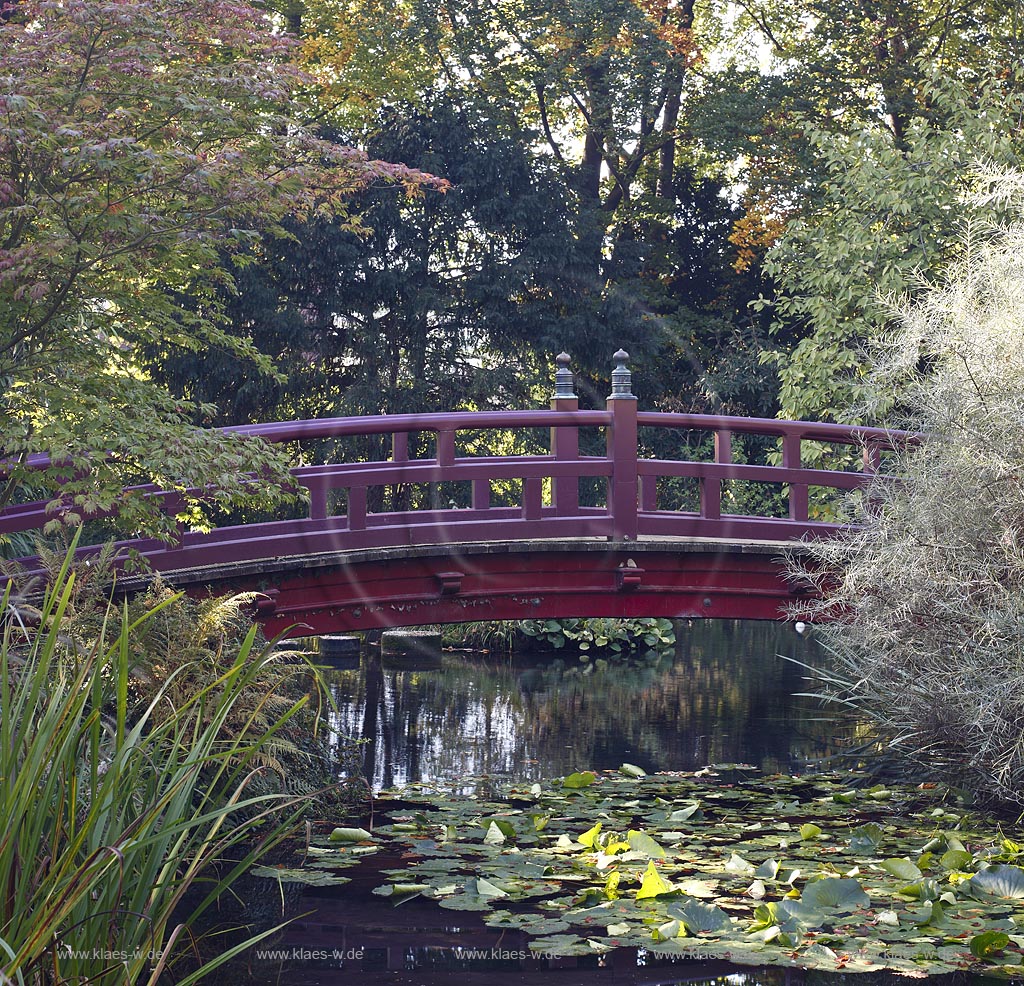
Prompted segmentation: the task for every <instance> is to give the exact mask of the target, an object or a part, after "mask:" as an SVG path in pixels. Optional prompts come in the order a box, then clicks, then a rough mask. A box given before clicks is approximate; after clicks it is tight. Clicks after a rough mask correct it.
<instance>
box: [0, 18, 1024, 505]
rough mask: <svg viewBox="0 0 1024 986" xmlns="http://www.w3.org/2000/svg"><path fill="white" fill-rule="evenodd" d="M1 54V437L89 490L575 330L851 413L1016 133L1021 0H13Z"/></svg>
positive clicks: (665, 383)
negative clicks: (904, 304)
mask: <svg viewBox="0 0 1024 986" xmlns="http://www.w3.org/2000/svg"><path fill="white" fill-rule="evenodd" d="M0 45H2V48H0V58H2V61H3V67H4V75H3V86H2V88H3V90H4V91H3V93H0V98H2V99H3V105H4V109H5V114H4V115H3V117H2V118H0V143H2V146H3V148H4V152H5V153H4V156H3V162H4V163H3V165H2V172H0V233H2V239H0V324H2V327H3V329H2V331H3V333H4V336H3V346H2V349H0V376H2V377H3V379H4V382H5V387H4V398H3V400H4V408H3V410H4V417H3V424H2V425H0V449H2V452H0V454H2V455H3V457H5V458H6V459H8V460H9V462H12V463H13V462H19V463H22V464H24V463H25V462H27V460H28V456H29V455H31V454H32V453H33V452H37V451H46V452H49V453H51V454H53V455H54V456H55V458H56V459H58V460H60V461H62V462H63V463H64V464H63V465H62V466H61V467H60V468H59V469H57V470H51V475H50V477H49V479H50V482H51V484H52V482H53V481H54V480H55V479H56V478H57V477H56V472H61V473H63V476H64V478H65V479H67V478H68V477H76V478H75V481H74V482H70V483H68V484H66V485H65V488H64V491H65V492H66V493H68V494H70V495H72V496H77V497H78V498H79V502H80V505H82V506H85V507H93V508H98V509H105V508H107V507H111V506H115V505H117V504H118V503H119V502H120V496H119V494H118V493H117V490H118V489H119V487H120V485H121V483H122V481H124V480H125V479H136V480H145V479H154V480H157V481H159V482H161V483H164V484H174V485H177V486H179V487H190V486H197V487H198V486H208V487H209V488H210V489H211V490H216V491H220V493H221V495H224V496H227V497H229V498H230V497H231V496H233V495H235V494H238V493H241V492H242V490H243V486H242V485H240V484H239V476H240V475H242V474H243V473H245V472H248V471H252V470H256V471H257V472H259V473H260V474H261V475H262V474H264V473H265V471H266V470H270V472H273V470H274V469H275V468H277V467H279V466H280V463H279V462H277V461H276V460H275V459H274V456H273V454H272V453H270V452H269V451H267V450H260V449H259V448H258V447H253V446H248V447H243V446H241V445H238V444H237V443H234V442H230V441H228V440H226V439H223V438H218V437H215V436H214V434H213V433H211V432H210V431H208V430H202V429H198V430H197V429H195V428H194V427H193V425H195V424H197V423H206V424H209V423H228V422H237V421H246V420H252V419H254V418H267V417H274V416H287V415H295V414H302V415H316V414H326V413H350V412H352V413H356V412H364V411H400V410H406V409H409V408H442V407H452V406H456V405H461V406H499V405H502V404H517V405H518V404H521V403H522V402H523V400H525V399H526V397H527V395H528V394H531V393H532V394H534V395H536V394H537V393H538V391H537V387H538V384H540V383H541V382H542V381H543V380H544V379H545V377H546V374H547V372H548V367H549V366H550V359H551V356H552V354H553V352H557V351H558V350H560V349H567V350H569V351H570V352H571V353H572V354H573V356H574V360H575V366H576V368H577V370H578V372H579V374H580V377H581V386H582V389H583V391H584V393H585V395H587V399H589V400H594V401H597V400H600V399H602V398H603V395H604V393H606V386H607V384H606V382H605V381H604V380H602V379H601V378H602V376H603V375H605V374H607V371H608V368H609V367H608V356H609V354H610V353H611V352H612V351H613V350H614V349H615V348H618V347H619V346H624V347H625V348H626V349H628V350H629V351H630V353H631V354H632V355H633V357H634V366H635V369H636V371H637V373H636V381H637V387H638V388H639V393H640V396H641V397H642V399H643V400H644V401H645V402H646V403H647V404H648V406H651V405H656V406H661V407H666V408H673V409H692V410H708V411H737V412H745V413H756V414H774V413H782V414H784V415H800V416H807V417H827V418H828V417H830V418H842V417H847V418H848V417H850V416H851V415H853V414H855V413H856V412H855V411H853V410H851V408H854V407H855V406H856V405H857V403H858V401H859V400H860V399H861V398H862V397H863V396H864V381H865V377H864V372H863V371H864V357H863V356H862V354H861V351H860V347H861V345H862V344H863V343H864V342H865V341H868V340H870V339H872V338H873V337H876V336H877V335H878V334H879V333H880V332H882V331H883V330H884V329H885V327H886V325H887V319H888V316H887V314H886V309H885V308H884V306H882V305H879V303H878V301H879V298H880V297H881V296H882V295H884V294H891V293H901V292H905V291H907V290H916V287H915V286H916V285H917V283H918V282H919V280H920V279H921V278H922V276H923V277H924V278H925V279H926V278H927V277H929V276H933V275H934V274H935V272H936V271H937V270H938V269H940V268H941V266H942V265H943V264H944V263H947V262H948V261H949V260H951V259H954V258H955V257H956V256H957V254H958V251H959V249H960V247H959V244H960V242H961V240H960V224H961V222H962V220H963V218H964V216H965V215H969V214H972V213H971V212H970V209H971V208H974V207H968V206H967V205H966V204H965V203H967V202H968V201H970V199H969V192H970V189H971V186H972V182H973V179H972V175H973V169H974V165H975V162H976V159H977V158H979V157H984V158H986V159H988V160H990V161H992V160H994V161H996V162H998V163H1001V164H1010V165H1012V164H1014V163H1015V162H1018V161H1019V159H1020V155H1021V150H1022V132H1021V128H1020V119H1021V113H1022V99H1024V82H1022V79H1021V77H1020V75H1019V73H1018V70H1017V68H1016V66H1017V65H1018V64H1019V62H1020V55H1021V50H1022V46H1024V28H1022V22H1021V17H1020V15H1019V11H1018V10H1017V4H1016V3H1015V2H1014V0H985V2H984V3H981V4H972V5H965V4H959V3H956V2H954V0H924V2H921V0H854V2H853V3H852V4H851V3H845V4H842V5H840V4H838V3H837V2H835V0H813V2H810V3H808V2H801V3H796V2H794V0H760V2H759V0H743V2H741V3H737V4H729V3H712V4H708V5H697V4H694V3H693V2H692V0H560V2H558V3H550V2H543V3H542V2H537V0H498V2H496V3H489V4H483V5H482V4H478V3H458V4H455V3H452V2H450V0H401V2H398V3H392V4H381V3H379V2H377V0H280V2H277V3H269V4H268V5H267V6H266V8H265V10H263V11H262V12H256V11H254V10H252V9H251V8H249V7H246V6H243V5H240V4H236V3H229V2H227V0H202V2H200V3H198V4H196V3H189V4H184V3H181V2H180V0H160V2H158V3H141V2H138V0H104V2H101V0H89V2H86V3H82V4H78V5H76V6H74V7H73V8H72V7H68V6H66V5H65V4H63V3H59V2H50V0H24V2H22V3H19V4H15V5H13V6H12V7H10V8H9V9H8V18H7V21H6V24H5V26H4V28H3V30H2V33H0ZM295 58H298V59H299V60H300V61H301V68H300V67H297V66H296V64H294V61H293V60H294V59H295ZM314 128H315V129H314ZM355 147H359V148H361V149H362V150H358V151H357V150H354V148H355ZM376 158H381V159H384V160H389V161H400V162H403V164H402V165H394V166H391V165H383V164H380V163H379V162H377V161H375V160H374V159H376ZM424 171H426V172H429V173H432V174H436V175H439V176H441V177H442V178H443V179H445V180H447V181H448V182H450V190H448V191H447V192H444V191H442V187H441V186H440V185H438V186H436V187H434V188H430V187H427V186H428V185H429V182H427V181H426V179H424V177H423V175H422V172H424ZM396 183H397V184H398V185H400V186H404V187H405V188H407V189H417V190H420V191H423V192H424V194H422V196H421V197H413V198H409V197H404V196H402V195H400V194H396V190H395V188H394V186H395V184H396ZM425 183H426V184H425ZM978 209H980V213H979V214H985V215H987V214H988V213H989V212H990V211H991V207H990V206H988V205H986V206H981V207H978ZM354 215H358V216H359V217H360V218H359V219H358V220H357V219H354V218H353V216H354ZM274 366H276V368H277V369H276V370H274V369H272V367H274ZM207 402H209V403H207ZM7 475H8V480H7V482H6V489H5V492H4V499H5V500H9V499H10V498H11V497H13V496H17V495H19V493H18V490H19V486H20V484H23V483H24V482H25V481H26V475H25V473H24V471H23V470H20V469H14V470H13V471H12V470H9V471H8V474H7ZM36 478H37V479H38V478H40V477H36ZM43 478H44V479H45V477H43ZM244 488H246V489H252V488H254V487H252V486H248V487H244ZM133 504H134V505H135V506H137V504H135V503H134V501H131V500H129V501H128V505H129V506H132V505H133ZM121 506H122V507H123V506H124V504H121Z"/></svg>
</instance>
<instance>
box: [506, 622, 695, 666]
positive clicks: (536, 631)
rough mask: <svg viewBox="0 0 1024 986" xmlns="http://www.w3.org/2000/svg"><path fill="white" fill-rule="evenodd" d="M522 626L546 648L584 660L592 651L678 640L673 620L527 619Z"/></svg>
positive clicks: (624, 649)
mask: <svg viewBox="0 0 1024 986" xmlns="http://www.w3.org/2000/svg"><path fill="white" fill-rule="evenodd" d="M520 629H521V631H522V633H523V634H524V635H525V636H526V637H529V638H531V639H532V640H533V641H535V642H536V643H538V644H541V645H544V646H546V647H552V648H554V649H555V650H561V649H562V648H566V649H569V650H577V651H579V652H580V657H581V659H582V660H588V659H589V658H590V653H588V652H591V651H600V652H602V653H603V654H605V655H606V656H607V655H608V654H612V655H614V654H626V653H629V652H631V651H636V650H642V649H644V648H648V649H651V650H664V649H665V648H668V647H671V646H672V645H673V644H674V643H675V642H676V632H675V628H674V627H673V626H672V621H671V620H659V619H646V618H644V619H580V620H524V621H523V623H522V624H521V626H520Z"/></svg>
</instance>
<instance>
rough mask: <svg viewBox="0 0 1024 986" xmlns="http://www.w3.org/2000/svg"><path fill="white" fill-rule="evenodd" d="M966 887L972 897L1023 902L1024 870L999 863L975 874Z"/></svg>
mask: <svg viewBox="0 0 1024 986" xmlns="http://www.w3.org/2000/svg"><path fill="white" fill-rule="evenodd" d="M966 886H967V890H968V893H970V894H971V896H972V897H978V898H980V899H985V898H987V897H1001V898H1006V899H1010V900H1021V899H1024V870H1022V869H1021V868H1020V867H1019V866H1011V865H1009V864H1007V863H997V864H995V865H994V866H990V867H988V869H985V870H980V871H979V872H977V873H975V874H974V876H972V877H971V879H970V880H969V881H968V882H967V884H966Z"/></svg>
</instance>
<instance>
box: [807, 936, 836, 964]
mask: <svg viewBox="0 0 1024 986" xmlns="http://www.w3.org/2000/svg"><path fill="white" fill-rule="evenodd" d="M800 958H801V959H803V960H805V961H807V960H810V961H812V962H814V964H815V965H820V964H821V963H824V964H825V966H826V967H828V964H829V963H832V964H836V963H838V962H839V956H838V955H836V953H835V952H833V951H832V949H831V948H829V947H828V946H827V945H822V944H821V943H820V942H815V943H814V944H813V945H809V946H808V947H807V948H805V949H804V950H803V951H802V952H801V953H800Z"/></svg>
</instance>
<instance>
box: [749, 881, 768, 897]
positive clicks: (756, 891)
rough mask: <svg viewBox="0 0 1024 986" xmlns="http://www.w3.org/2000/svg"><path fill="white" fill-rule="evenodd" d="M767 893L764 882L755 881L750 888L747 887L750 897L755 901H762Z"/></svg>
mask: <svg viewBox="0 0 1024 986" xmlns="http://www.w3.org/2000/svg"><path fill="white" fill-rule="evenodd" d="M766 892H767V891H766V888H765V885H764V881H763V880H755V881H754V882H753V883H752V884H751V885H750V886H749V887H747V894H748V896H750V897H753V898H754V900H760V899H761V898H762V897H763V896H764V895H765V893H766Z"/></svg>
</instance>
